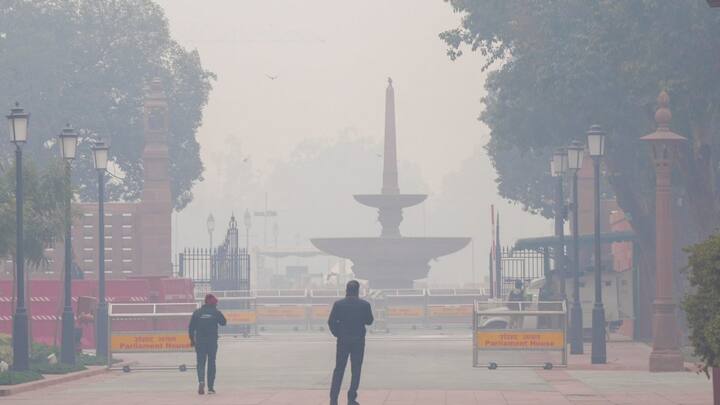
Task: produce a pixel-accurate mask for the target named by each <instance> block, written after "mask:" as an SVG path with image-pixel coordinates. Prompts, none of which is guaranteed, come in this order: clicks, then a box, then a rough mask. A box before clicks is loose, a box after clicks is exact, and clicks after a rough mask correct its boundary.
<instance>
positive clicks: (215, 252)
mask: <svg viewBox="0 0 720 405" xmlns="http://www.w3.org/2000/svg"><path fill="white" fill-rule="evenodd" d="M178 256H179V257H178V270H177V275H178V277H186V278H189V279H191V280H192V281H193V284H194V285H195V294H196V295H198V294H202V293H204V292H209V291H228V290H232V291H249V290H250V255H249V254H248V253H247V251H246V250H245V249H240V248H239V247H238V229H237V221H236V220H235V216H233V217H232V218H230V224H229V227H228V232H227V236H226V237H225V241H224V242H223V244H222V245H220V246H219V247H212V248H187V249H185V250H184V251H183V253H180V254H179V255H178Z"/></svg>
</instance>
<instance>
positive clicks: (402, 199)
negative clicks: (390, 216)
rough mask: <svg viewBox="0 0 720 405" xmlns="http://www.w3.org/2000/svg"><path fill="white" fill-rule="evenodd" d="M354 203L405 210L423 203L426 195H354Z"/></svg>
mask: <svg viewBox="0 0 720 405" xmlns="http://www.w3.org/2000/svg"><path fill="white" fill-rule="evenodd" d="M353 197H354V198H355V201H357V202H359V203H360V204H362V205H366V206H368V207H374V208H406V207H412V206H413V205H418V204H420V203H421V202H423V201H425V199H426V198H427V195H426V194H356V195H354V196H353Z"/></svg>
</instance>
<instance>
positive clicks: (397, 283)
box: [311, 79, 470, 288]
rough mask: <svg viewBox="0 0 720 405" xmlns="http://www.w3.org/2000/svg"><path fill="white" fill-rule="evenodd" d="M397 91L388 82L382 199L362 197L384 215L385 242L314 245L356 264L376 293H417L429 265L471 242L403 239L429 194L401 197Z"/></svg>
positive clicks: (356, 270) (340, 241) (330, 241)
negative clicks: (407, 213) (407, 212)
mask: <svg viewBox="0 0 720 405" xmlns="http://www.w3.org/2000/svg"><path fill="white" fill-rule="evenodd" d="M395 135H396V134H395V91H394V89H393V86H392V79H388V86H387V89H386V91H385V154H384V155H383V180H382V192H381V193H380V194H356V195H354V196H353V197H355V200H356V201H357V202H359V203H360V204H363V205H365V206H368V207H372V208H376V209H377V210H378V222H380V226H381V231H380V236H379V237H369V238H363V237H358V238H313V239H311V241H312V243H313V245H315V246H316V247H317V248H318V249H320V250H322V251H323V252H326V253H329V254H331V255H333V256H338V257H344V258H347V259H350V260H352V262H353V267H352V270H353V272H354V273H355V276H356V277H358V278H360V279H364V280H368V281H370V285H371V286H372V287H373V288H411V287H412V286H413V280H419V279H422V278H426V277H427V276H428V271H429V270H430V264H429V261H430V260H431V259H436V258H438V257H440V256H445V255H448V254H450V253H453V252H456V251H458V250H460V249H462V248H463V247H465V246H466V245H467V244H468V243H470V238H425V237H423V238H413V237H405V236H402V235H401V234H400V223H401V222H402V220H403V209H404V208H409V207H412V206H415V205H418V204H420V203H421V202H423V201H425V198H426V197H427V195H425V194H400V187H398V168H397V145H396V137H395Z"/></svg>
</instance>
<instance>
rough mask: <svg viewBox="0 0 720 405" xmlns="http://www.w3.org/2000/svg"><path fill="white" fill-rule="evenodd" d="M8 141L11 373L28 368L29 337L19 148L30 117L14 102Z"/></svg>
mask: <svg viewBox="0 0 720 405" xmlns="http://www.w3.org/2000/svg"><path fill="white" fill-rule="evenodd" d="M7 119H8V124H9V127H10V128H9V129H10V141H11V142H12V143H14V144H15V176H16V183H15V220H16V224H17V225H16V226H17V229H16V232H15V236H16V240H15V243H16V245H15V246H16V248H15V269H16V274H15V279H16V282H17V287H16V288H17V302H16V304H15V315H14V316H13V333H12V336H13V339H12V343H13V370H16V371H26V370H28V369H29V368H30V345H29V343H30V342H29V339H30V334H29V332H28V329H29V325H28V313H27V307H26V306H25V253H24V252H23V243H24V240H25V237H24V236H23V179H22V146H23V145H24V144H25V142H26V141H27V136H28V124H29V123H30V114H28V113H26V112H25V111H24V110H23V109H22V108H20V105H19V104H18V103H15V108H13V109H12V110H10V115H8V116H7Z"/></svg>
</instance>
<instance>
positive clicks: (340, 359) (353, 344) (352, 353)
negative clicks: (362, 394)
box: [330, 337, 365, 401]
mask: <svg viewBox="0 0 720 405" xmlns="http://www.w3.org/2000/svg"><path fill="white" fill-rule="evenodd" d="M348 357H350V370H351V372H352V377H351V379H350V389H349V390H348V400H349V401H354V400H355V399H356V398H357V390H358V387H359V386H360V371H361V370H362V363H363V357H365V338H364V337H361V338H339V339H338V340H337V352H336V355H335V370H334V371H333V377H332V386H331V387H330V399H331V400H333V401H337V399H338V396H339V395H340V386H341V385H342V380H343V375H344V374H345V366H347V361H348Z"/></svg>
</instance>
